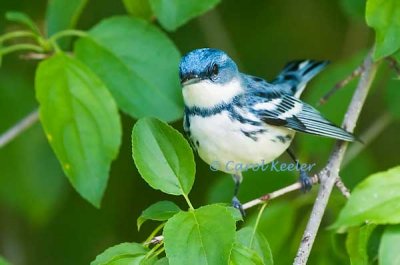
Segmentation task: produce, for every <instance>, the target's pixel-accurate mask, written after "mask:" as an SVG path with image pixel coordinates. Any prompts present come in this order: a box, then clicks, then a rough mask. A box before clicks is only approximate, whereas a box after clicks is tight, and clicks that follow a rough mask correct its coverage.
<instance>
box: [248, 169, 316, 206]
mask: <svg viewBox="0 0 400 265" xmlns="http://www.w3.org/2000/svg"><path fill="white" fill-rule="evenodd" d="M311 181H312V184H317V183H318V176H317V175H314V176H313V177H311ZM299 189H301V184H300V182H296V183H293V184H291V185H289V186H286V187H284V188H282V189H279V190H276V191H273V192H271V193H268V194H265V195H263V196H261V197H259V198H257V199H254V200H251V201H249V202H246V203H245V204H243V209H244V210H247V209H249V208H251V207H254V206H256V205H258V204H261V203H264V202H266V201H269V200H272V199H275V198H277V197H280V196H282V195H285V194H286V193H289V192H292V191H295V190H299Z"/></svg>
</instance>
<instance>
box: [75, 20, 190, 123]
mask: <svg viewBox="0 0 400 265" xmlns="http://www.w3.org/2000/svg"><path fill="white" fill-rule="evenodd" d="M75 52H76V56H77V57H78V58H79V59H80V60H82V61H83V62H85V63H86V64H87V65H88V66H89V67H90V68H92V70H93V71H94V72H95V73H97V75H98V76H99V77H101V78H102V80H103V81H104V83H105V84H106V85H107V87H108V88H109V89H110V91H111V93H112V94H113V96H114V98H115V100H116V101H117V103H118V106H119V107H120V108H121V109H122V110H123V111H124V112H126V113H128V114H130V115H131V116H133V117H135V118H141V117H146V116H152V117H156V118H159V119H161V120H164V121H173V120H176V119H178V118H180V117H181V116H182V113H183V103H182V95H181V89H180V85H179V78H178V64H179V59H180V55H179V52H178V50H177V49H176V48H175V46H174V44H173V43H172V42H171V40H170V39H168V37H167V36H166V35H165V34H164V33H162V32H161V31H160V30H159V29H157V28H156V27H155V26H153V25H151V24H150V23H147V22H145V21H143V20H140V19H136V18H129V17H113V18H110V19H106V20H103V21H102V22H101V23H100V24H98V25H97V26H95V27H94V28H93V29H91V30H90V31H89V36H88V37H86V38H81V39H79V40H78V41H77V43H76V46H75Z"/></svg>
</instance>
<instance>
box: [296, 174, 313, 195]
mask: <svg viewBox="0 0 400 265" xmlns="http://www.w3.org/2000/svg"><path fill="white" fill-rule="evenodd" d="M299 181H300V184H301V190H302V191H303V192H304V193H306V192H308V191H310V190H311V188H312V186H313V182H312V180H311V178H310V177H309V176H308V175H307V173H306V172H304V171H300V178H299Z"/></svg>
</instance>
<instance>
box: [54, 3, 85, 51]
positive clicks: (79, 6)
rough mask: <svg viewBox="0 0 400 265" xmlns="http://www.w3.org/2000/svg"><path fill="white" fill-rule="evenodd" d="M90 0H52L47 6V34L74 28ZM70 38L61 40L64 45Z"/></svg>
mask: <svg viewBox="0 0 400 265" xmlns="http://www.w3.org/2000/svg"><path fill="white" fill-rule="evenodd" d="M87 2H88V0H69V1H65V0H51V1H49V4H48V6H47V12H46V24H47V35H48V36H51V35H53V34H55V33H57V32H59V31H62V30H66V29H73V28H75V26H76V23H77V22H78V19H79V16H80V15H81V13H82V11H83V9H84V7H85V6H86V4H87ZM69 41H70V40H68V39H62V40H59V42H60V45H61V46H62V47H66V46H68V44H69Z"/></svg>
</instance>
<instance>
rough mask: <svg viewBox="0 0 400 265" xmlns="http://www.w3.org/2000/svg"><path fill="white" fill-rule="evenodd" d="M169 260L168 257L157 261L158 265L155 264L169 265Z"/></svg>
mask: <svg viewBox="0 0 400 265" xmlns="http://www.w3.org/2000/svg"><path fill="white" fill-rule="evenodd" d="M168 264H169V262H168V259H167V258H166V257H163V258H161V259H159V260H157V261H156V263H154V265H168Z"/></svg>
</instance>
